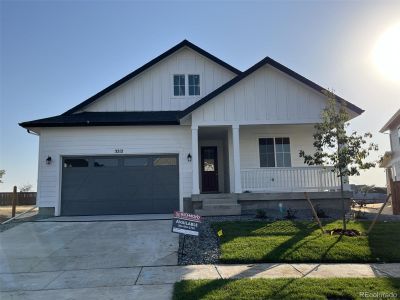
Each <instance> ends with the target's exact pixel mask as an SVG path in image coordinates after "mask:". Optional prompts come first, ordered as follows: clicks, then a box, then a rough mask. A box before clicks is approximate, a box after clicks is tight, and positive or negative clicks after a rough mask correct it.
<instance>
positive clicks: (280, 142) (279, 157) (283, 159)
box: [275, 138, 291, 167]
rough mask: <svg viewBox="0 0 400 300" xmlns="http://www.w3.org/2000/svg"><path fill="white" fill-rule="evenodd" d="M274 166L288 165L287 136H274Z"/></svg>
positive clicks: (288, 144)
mask: <svg viewBox="0 0 400 300" xmlns="http://www.w3.org/2000/svg"><path fill="white" fill-rule="evenodd" d="M275 150H276V166H277V167H290V166H291V161H290V142H289V138H275Z"/></svg>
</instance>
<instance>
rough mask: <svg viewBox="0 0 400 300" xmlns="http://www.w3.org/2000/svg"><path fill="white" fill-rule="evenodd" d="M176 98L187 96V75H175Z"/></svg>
mask: <svg viewBox="0 0 400 300" xmlns="http://www.w3.org/2000/svg"><path fill="white" fill-rule="evenodd" d="M174 96H185V75H184V74H175V75H174Z"/></svg>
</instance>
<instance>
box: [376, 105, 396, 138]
mask: <svg viewBox="0 0 400 300" xmlns="http://www.w3.org/2000/svg"><path fill="white" fill-rule="evenodd" d="M396 122H398V123H399V124H400V108H399V110H398V111H397V112H396V113H395V114H394V115H393V116H392V117H391V118H390V119H389V121H387V122H386V124H385V125H383V127H382V129H381V130H379V132H382V133H384V132H385V131H386V130H389V129H390V127H391V126H392V125H395V124H396Z"/></svg>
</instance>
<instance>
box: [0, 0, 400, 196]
mask: <svg viewBox="0 0 400 300" xmlns="http://www.w3.org/2000/svg"><path fill="white" fill-rule="evenodd" d="M0 5H1V6H0V10H1V16H0V19H1V35H0V43H1V46H0V51H1V53H0V62H1V74H0V75H1V78H0V87H1V94H0V101H1V103H0V169H6V172H7V173H6V176H5V178H4V179H3V181H4V184H0V191H10V190H11V189H12V186H13V185H17V186H20V185H22V184H24V183H30V184H33V185H34V187H35V188H36V178H37V156H38V137H36V136H34V135H30V134H28V133H27V132H26V131H25V130H24V129H22V128H21V127H19V126H18V124H17V123H18V122H21V121H28V120H33V119H37V118H42V117H48V116H53V115H58V114H60V113H62V112H64V111H66V110H67V109H69V108H71V107H72V106H74V105H76V104H78V103H80V102H81V101H83V100H85V99H86V98H88V97H90V96H92V95H93V94H95V93H97V92H98V91H100V90H101V89H103V88H105V87H106V86H108V85H109V84H111V83H113V82H115V81H116V80H118V79H120V78H121V77H123V76H124V75H126V74H127V73H129V72H131V71H133V70H134V69H136V68H137V67H140V66H141V65H143V64H145V63H146V62H147V61H149V60H151V59H152V58H154V57H155V56H157V55H159V54H161V53H162V52H164V51H165V50H167V49H169V48H170V47H172V46H174V45H175V44H177V43H178V42H180V41H182V40H183V39H185V38H186V39H189V40H190V41H191V42H193V43H195V44H197V45H198V46H200V47H201V48H203V49H205V50H207V51H209V52H211V53H212V54H214V55H216V56H217V57H219V58H221V59H223V60H225V61H226V62H228V63H230V64H232V65H233V66H235V67H237V68H239V69H241V70H245V69H247V68H248V67H249V66H251V65H253V64H254V63H256V62H257V61H259V60H260V59H262V58H263V57H265V56H270V57H272V58H274V59H276V60H278V61H279V62H281V63H282V64H284V65H286V66H288V67H289V68H291V69H293V70H295V71H296V72H298V73H300V74H302V75H303V76H305V77H307V78H309V79H311V80H313V81H315V82H317V83H319V84H320V85H322V86H325V87H328V88H333V89H334V90H335V91H336V92H337V94H339V95H340V96H342V97H344V98H345V99H348V100H349V101H351V102H353V103H354V104H356V105H358V106H360V107H362V108H363V109H365V110H366V112H365V113H364V114H363V115H362V116H361V117H359V118H357V119H356V120H354V121H353V122H352V129H355V130H358V131H361V132H365V131H370V132H372V133H373V134H374V141H375V142H377V143H378V144H379V145H380V148H381V150H380V153H383V152H384V150H388V148H389V140H388V136H387V135H384V134H381V133H378V130H379V129H380V128H381V127H382V125H383V124H384V123H385V122H386V120H387V119H388V118H389V117H390V116H391V115H392V114H393V113H394V112H395V111H396V110H397V109H398V107H399V103H400V82H393V81H390V80H388V79H387V78H385V77H383V76H382V75H381V74H380V73H379V72H378V71H377V69H376V68H375V67H374V65H373V64H372V61H371V50H372V48H373V46H374V44H375V42H376V40H377V39H378V37H379V36H380V34H382V32H384V30H385V29H386V28H388V27H389V26H391V25H393V24H395V23H398V22H400V1H372V2H368V1H337V2H335V1H330V2H328V1H321V2H318V1H305V2H302V1H296V2H282V1H281V2H269V1H257V2H251V1H233V2H229V1H219V2H218V1H203V2H193V1H176V2H171V1H161V2H155V1H145V2H139V1H78V0H76V1H4V0H3V1H1V2H0ZM352 181H353V182H354V183H369V184H374V183H375V184H377V185H383V184H384V172H383V170H382V169H377V170H373V171H369V172H367V173H366V174H363V175H362V176H361V177H359V178H354V179H352Z"/></svg>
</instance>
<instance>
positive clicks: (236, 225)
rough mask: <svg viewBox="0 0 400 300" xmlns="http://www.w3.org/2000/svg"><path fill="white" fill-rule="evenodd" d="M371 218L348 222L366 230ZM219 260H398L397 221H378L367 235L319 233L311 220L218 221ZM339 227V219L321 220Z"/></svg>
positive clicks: (399, 233)
mask: <svg viewBox="0 0 400 300" xmlns="http://www.w3.org/2000/svg"><path fill="white" fill-rule="evenodd" d="M369 224H370V222H349V223H348V228H352V229H357V230H360V231H361V232H365V231H366V229H367V228H368V226H369ZM212 226H213V228H214V230H215V231H218V230H220V229H222V232H223V235H222V237H220V247H221V256H220V260H221V262H222V263H252V262H400V222H380V223H377V224H376V225H375V227H374V229H373V231H372V232H371V234H370V235H369V236H359V237H347V236H338V235H333V236H331V235H328V234H322V233H321V231H320V230H319V228H318V226H317V225H316V224H315V223H312V222H300V221H298V222H296V221H276V222H263V221H251V222H220V223H213V224H212ZM338 227H339V228H340V227H341V222H340V221H334V222H331V223H327V224H324V228H325V229H333V228H338Z"/></svg>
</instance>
